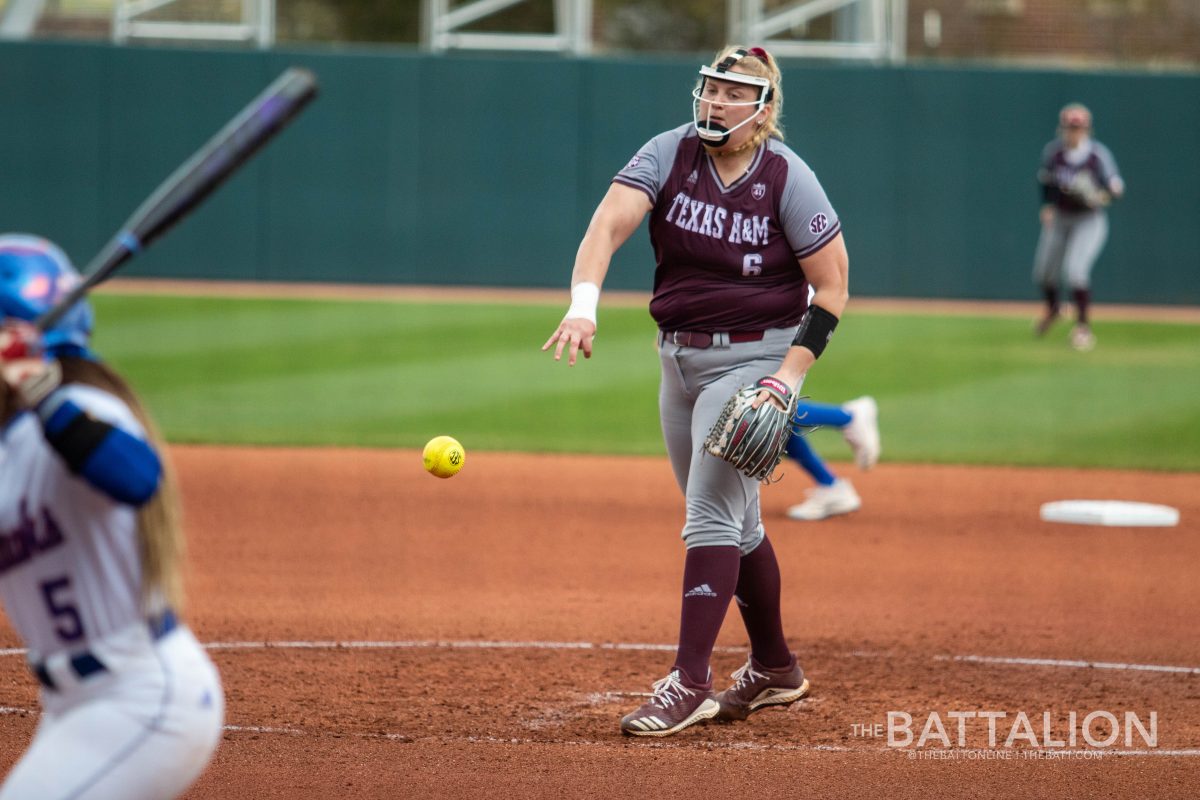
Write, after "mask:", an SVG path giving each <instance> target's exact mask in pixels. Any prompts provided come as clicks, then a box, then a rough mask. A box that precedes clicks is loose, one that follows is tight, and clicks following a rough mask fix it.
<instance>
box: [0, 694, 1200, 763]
mask: <svg viewBox="0 0 1200 800" xmlns="http://www.w3.org/2000/svg"><path fill="white" fill-rule="evenodd" d="M606 694H610V695H611V694H620V693H606ZM590 699H592V700H593V701H594V700H597V699H602V696H600V695H597V696H596V697H593V698H590ZM5 714H19V715H25V714H29V715H33V716H38V715H39V714H40V711H39V710H38V709H33V708H17V707H14V706H0V715H5ZM224 730H226V731H228V732H230V733H252V734H273V735H278V736H300V737H320V736H322V735H333V736H337V737H339V738H343V737H346V736H350V737H353V738H356V739H378V740H383V741H399V742H404V743H406V744H420V743H445V742H452V743H453V742H457V743H465V744H499V745H513V744H515V745H521V746H531V745H541V746H547V747H611V746H612V745H613V742H612V741H599V740H595V739H569V740H562V741H547V740H543V739H530V738H527V737H520V736H515V737H508V736H407V735H405V734H402V733H347V732H345V731H333V732H329V733H323V732H319V731H318V732H312V731H305V730H302V729H300V728H284V727H275V726H270V725H226V726H224ZM638 745H639V746H640V747H655V748H664V749H688V750H695V749H703V750H736V751H754V752H811V753H889V752H891V753H900V754H904V755H907V754H908V753H909V752H912V751H911V750H910V749H909V748H895V747H859V748H855V747H843V746H841V745H835V744H763V743H761V742H713V741H691V740H688V739H675V740H671V741H665V740H662V739H652V740H647V739H639V740H638ZM917 752H931V753H932V752H934V749H933V748H930V749H929V750H924V749H923V750H921V751H917ZM936 752H939V753H941V752H947V753H949V752H955V751H954V750H953V749H950V750H942V749H941V748H938V749H937V750H936ZM1033 752H1036V753H1039V754H1044V755H1049V756H1056V757H1058V756H1072V757H1073V756H1086V757H1089V758H1101V757H1103V758H1109V757H1112V756H1142V757H1147V756H1158V757H1167V758H1200V750H1194V749H1184V750H1166V749H1158V748H1150V749H1140V750H1099V749H1097V750H1080V749H1074V750H1043V749H1039V750H1035V751H1033Z"/></svg>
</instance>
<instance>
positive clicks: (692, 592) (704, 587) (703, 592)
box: [683, 583, 717, 597]
mask: <svg viewBox="0 0 1200 800" xmlns="http://www.w3.org/2000/svg"><path fill="white" fill-rule="evenodd" d="M683 596H684V597H716V596H717V593H716V592H714V591H713V590H712V587H711V586H709V585H708V584H707V583H702V584H700V585H699V586H696V587H694V588H692V589H688V590H687V591H686V592H684V595H683Z"/></svg>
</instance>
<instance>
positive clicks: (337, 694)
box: [0, 447, 1200, 800]
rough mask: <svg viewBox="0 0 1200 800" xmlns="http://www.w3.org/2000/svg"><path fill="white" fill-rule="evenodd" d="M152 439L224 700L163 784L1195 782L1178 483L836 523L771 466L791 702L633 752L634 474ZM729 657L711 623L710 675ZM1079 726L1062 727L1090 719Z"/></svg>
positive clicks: (891, 482) (655, 514)
mask: <svg viewBox="0 0 1200 800" xmlns="http://www.w3.org/2000/svg"><path fill="white" fill-rule="evenodd" d="M173 455H174V460H175V462H176V464H177V466H178V467H179V470H180V477H181V482H182V484H183V486H184V490H185V500H186V513H187V519H188V524H189V538H190V541H191V550H192V552H191V564H192V569H191V574H190V580H189V586H190V593H191V598H192V601H191V604H190V606H189V608H188V610H187V616H188V618H189V619H190V621H191V624H192V625H193V627H194V628H195V629H196V631H197V633H198V635H199V636H200V638H201V640H202V641H204V642H206V643H208V644H209V645H210V647H211V648H212V653H213V656H214V658H215V660H216V661H217V663H218V665H219V667H220V669H221V672H222V675H223V678H224V681H225V686H226V691H227V695H228V716H227V720H226V722H227V725H228V730H227V732H226V734H225V740H224V742H223V743H222V746H221V749H220V751H219V753H218V756H217V759H216V761H215V763H214V764H213V765H212V767H211V768H210V769H209V771H208V772H207V773H206V774H205V775H204V776H203V778H201V780H200V782H199V783H198V784H197V785H196V787H195V788H194V789H193V790H192V791H191V792H190V793H189V795H188V797H190V798H218V797H220V798H242V797H245V798H251V797H253V798H262V797H268V798H275V797H278V798H284V797H286V798H307V797H321V798H324V797H355V798H359V797H362V798H385V797H388V798H390V797H445V798H467V797H484V796H486V797H546V798H549V797H615V796H629V795H631V794H635V793H636V794H647V795H650V796H654V797H661V798H670V797H680V798H682V797H687V798H690V799H692V800H694V798H696V797H697V796H698V794H697V792H699V793H700V794H699V796H702V797H764V796H789V797H790V796H801V795H803V796H811V797H837V796H845V797H848V796H854V797H864V796H866V797H879V796H885V795H886V796H889V797H912V798H917V797H921V798H927V797H943V796H959V795H961V794H962V793H964V792H968V793H973V794H975V795H976V796H1000V795H1001V794H1011V795H1018V794H1019V795H1022V796H1064V795H1067V794H1071V795H1075V796H1090V795H1100V794H1102V793H1103V794H1104V795H1105V796H1153V797H1194V796H1196V794H1197V792H1200V655H1198V654H1197V648H1196V640H1195V633H1196V620H1197V619H1198V618H1200V592H1197V591H1196V588H1195V586H1196V578H1195V574H1194V573H1195V569H1196V564H1198V563H1200V537H1197V527H1196V520H1197V519H1200V496H1198V493H1197V492H1196V487H1197V479H1196V476H1195V475H1187V474H1162V473H1155V474H1147V473H1118V472H1107V471H1051V470H1042V469H966V468H956V467H937V466H911V465H910V466H905V465H896V464H883V465H881V466H880V467H879V468H878V469H877V470H875V471H873V472H871V473H868V474H865V475H856V476H855V481H856V484H857V486H858V488H859V490H860V492H861V494H862V495H863V497H864V501H865V507H864V508H863V510H862V511H860V512H858V513H856V514H854V515H852V516H849V517H845V518H840V519H834V520H828V521H825V522H821V523H799V522H790V521H787V520H785V519H783V518H782V511H783V509H784V508H785V507H786V506H787V505H788V504H789V503H791V502H793V501H794V500H795V498H796V495H798V494H799V493H800V491H801V489H802V488H803V485H804V479H803V477H802V475H801V474H800V473H799V471H798V470H794V471H793V473H794V474H789V475H787V476H786V477H785V479H784V480H783V482H782V483H780V484H778V485H775V486H772V487H769V488H768V489H767V490H765V495H764V503H765V512H766V514H767V517H768V530H769V533H770V535H771V538H772V540H773V542H774V544H775V548H776V550H777V551H778V553H779V557H780V560H781V564H782V569H783V572H784V579H785V587H786V588H785V621H786V624H787V628H788V630H789V633H790V636H791V641H792V644H793V646H794V647H795V648H796V649H797V650H798V651H799V653H800V655H801V658H802V660H803V663H804V664H805V666H806V668H807V670H808V672H809V675H810V678H811V679H812V681H813V685H814V692H813V695H812V697H811V698H810V699H808V700H805V701H803V702H801V703H799V704H797V705H796V706H793V707H792V708H791V709H790V710H770V711H764V712H761V713H759V714H757V715H755V716H753V717H751V719H750V720H748V721H746V722H744V723H738V724H734V725H709V726H704V727H697V728H693V729H689V730H687V731H684V732H683V733H681V734H680V735H678V736H675V737H672V738H669V739H665V740H652V741H643V740H628V739H623V738H622V737H621V736H620V734H619V733H618V730H617V721H618V719H619V717H620V716H621V715H622V714H623V713H625V712H626V711H627V710H629V709H630V708H632V707H634V706H636V705H637V704H638V703H639V702H640V699H639V697H638V693H641V692H645V691H647V689H648V687H649V685H650V683H651V682H652V681H653V680H655V679H657V678H659V677H661V676H662V674H663V673H664V672H665V670H666V669H667V668H668V667H669V666H670V664H671V660H672V656H673V647H672V643H673V642H674V641H675V636H676V626H677V622H678V594H679V589H680V586H679V584H680V580H681V569H682V545H681V543H680V541H679V539H678V530H679V527H680V525H681V522H682V519H681V502H680V500H679V497H678V491H677V489H676V487H675V486H674V484H673V482H672V480H671V478H670V470H669V469H668V468H667V465H666V463H665V462H664V461H662V460H660V459H655V458H624V457H621V458H618V457H609V458H582V457H568V456H538V455H506V454H498V453H471V454H470V455H469V456H468V463H467V466H466V469H464V471H463V472H462V474H460V475H459V476H457V477H455V478H453V479H451V480H445V481H443V480H438V479H436V478H433V477H431V476H429V475H426V474H425V473H424V472H423V471H422V469H421V465H420V458H419V454H418V453H416V452H411V451H366V450H287V449H274V450H256V449H250V448H242V449H229V448H206V447H176V448H174V450H173ZM1077 497H1083V498H1101V497H1108V498H1120V499H1127V500H1144V501H1149V502H1160V503H1168V504H1171V505H1174V506H1176V507H1178V508H1179V509H1180V510H1181V512H1182V523H1181V525H1180V526H1179V527H1176V528H1168V529H1142V530H1138V529H1132V528H1100V527H1084V526H1064V525H1053V524H1049V523H1043V522H1040V521H1039V520H1038V517H1037V509H1038V505H1039V504H1040V503H1042V502H1045V501H1049V500H1056V499H1066V498H1077ZM15 645H16V640H15V637H14V636H13V635H12V633H11V631H10V630H9V629H8V628H7V627H6V626H5V627H4V628H2V629H0V646H7V647H15ZM744 647H745V636H744V633H743V632H742V630H741V627H740V621H739V620H738V619H737V615H736V614H731V615H730V617H729V619H728V620H727V624H726V626H725V629H724V630H723V632H722V636H721V640H720V642H719V651H718V653H717V654H716V657H715V662H714V669H715V671H716V672H717V673H718V674H719V675H720V676H723V675H727V674H728V673H730V672H732V671H733V670H734V669H735V668H737V667H738V666H739V665H740V664H741V662H742V661H743V660H744ZM1080 662H1100V663H1093V664H1092V665H1090V666H1088V665H1086V664H1083V663H1080ZM718 682H719V683H722V684H723V683H724V682H725V681H724V678H723V677H718ZM0 686H3V696H2V697H3V699H2V700H0V706H3V713H0V731H2V735H0V767H2V768H3V769H7V768H8V766H9V765H10V764H11V762H12V760H13V759H15V758H16V757H17V756H18V755H19V754H20V752H21V751H22V749H23V748H24V747H25V745H26V744H27V742H28V739H29V736H30V735H31V733H32V730H33V727H34V725H35V724H36V719H37V714H36V697H35V690H34V682H33V680H32V679H31V678H30V677H29V676H28V674H27V673H26V672H25V670H24V668H23V659H22V658H21V657H20V655H19V653H14V652H13V651H12V650H8V651H4V657H3V658H0ZM981 711H996V712H1003V713H1005V714H1006V716H1005V717H1003V718H1000V719H999V720H998V722H997V726H996V728H997V739H996V742H995V744H994V745H993V744H992V743H991V742H990V741H989V731H988V726H987V723H986V721H985V719H984V718H981V717H974V718H971V717H965V716H963V714H962V712H981ZM888 712H903V713H906V714H908V715H909V716H911V717H912V719H913V720H914V722H913V723H912V726H911V731H912V733H913V735H914V740H915V739H916V738H917V737H919V736H920V735H921V733H922V730H923V729H924V728H925V727H926V726H927V725H930V724H931V723H930V719H931V718H932V717H933V716H936V717H937V718H938V721H939V722H941V723H943V724H944V727H945V729H946V733H947V738H948V739H949V744H950V745H951V746H950V747H946V746H945V744H944V743H943V742H942V741H940V740H939V739H937V738H936V736H934V737H933V738H927V740H926V743H925V746H924V747H920V748H918V747H915V746H913V745H915V741H914V743H913V745H909V746H908V747H891V746H889V742H888V736H887V728H886V723H887V720H888ZM1093 712H1108V713H1111V714H1113V715H1114V719H1116V720H1117V721H1118V723H1119V726H1118V727H1119V730H1118V731H1117V733H1118V737H1117V741H1115V742H1113V743H1112V744H1111V746H1107V747H1098V746H1094V745H1092V744H1090V743H1089V742H1088V741H1086V740H1085V738H1084V731H1083V730H1082V728H1081V726H1080V723H1081V721H1082V720H1083V718H1084V717H1085V716H1086V715H1088V714H1091V713H1093ZM1072 713H1073V714H1074V715H1075V724H1072V723H1071V714H1072ZM954 714H957V715H958V716H953V715H954ZM1021 714H1024V715H1025V717H1026V718H1027V719H1028V720H1029V721H1030V729H1029V730H1028V731H1026V729H1025V728H1024V727H1022V726H1021V725H1020V724H1019V722H1018V721H1017V720H1018V718H1019V715H1021ZM1127 714H1132V715H1134V716H1136V717H1137V719H1138V720H1140V721H1141V722H1142V723H1144V724H1145V725H1146V726H1147V727H1149V726H1150V725H1151V720H1152V716H1151V715H1152V714H1153V715H1154V716H1153V719H1154V720H1155V721H1156V734H1157V736H1156V738H1155V739H1154V740H1153V741H1152V742H1148V741H1147V738H1146V736H1144V735H1142V734H1141V733H1140V732H1139V731H1138V730H1137V729H1136V728H1130V734H1131V738H1130V741H1129V743H1128V744H1127V743H1126V740H1125V728H1126V725H1125V720H1126V715H1127ZM1044 715H1048V717H1046V719H1044ZM1106 719H1107V718H1103V717H1097V718H1096V721H1095V724H1094V725H1092V726H1091V727H1090V728H1089V729H1088V731H1087V735H1088V736H1091V737H1092V739H1094V740H1098V741H1103V740H1105V739H1106V738H1108V735H1109V732H1110V730H1111V727H1112V726H1111V725H1110V724H1109V723H1107V722H1106V721H1105V720H1106ZM956 720H962V721H963V725H964V728H963V740H962V744H961V745H960V744H959V741H958V738H959V737H958V734H959V731H958V729H957V727H956V726H957V725H958V722H956ZM1047 725H1048V726H1049V727H1048V730H1049V732H1048V733H1047V731H1046V730H1045V729H1046V728H1047ZM877 726H878V727H877ZM1014 731H1015V734H1016V738H1013V741H1012V746H1006V745H1007V744H1008V741H1007V740H1008V739H1009V738H1010V736H1012V735H1013V734H1014ZM1072 731H1074V733H1075V735H1076V736H1075V738H1076V742H1075V744H1074V745H1073V746H1072V745H1071V744H1070V743H1069V740H1068V735H1069V734H1070V733H1071V732H1072ZM875 733H878V734H879V735H871V734H875ZM932 734H936V730H935V729H932V728H931V735H932ZM1030 736H1032V737H1033V739H1032V741H1031V740H1030V738H1029V737H1030ZM1047 737H1048V738H1049V739H1050V740H1052V742H1053V741H1063V742H1064V744H1063V745H1062V746H1055V745H1053V743H1052V742H1051V743H1050V744H1049V746H1047V741H1046V738H1047ZM899 739H900V732H899V731H896V741H897V742H898V741H899ZM1034 743H1036V744H1037V746H1034ZM1048 753H1049V754H1051V755H1052V756H1053V757H1050V756H1048V755H1047V754H1048Z"/></svg>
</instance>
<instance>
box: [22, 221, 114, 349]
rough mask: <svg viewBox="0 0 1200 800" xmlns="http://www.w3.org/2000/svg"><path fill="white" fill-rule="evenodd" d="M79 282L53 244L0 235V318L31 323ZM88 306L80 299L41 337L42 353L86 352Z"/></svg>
mask: <svg viewBox="0 0 1200 800" xmlns="http://www.w3.org/2000/svg"><path fill="white" fill-rule="evenodd" d="M79 281H80V277H79V273H78V272H77V271H76V270H75V267H73V266H71V260H70V259H69V258H67V254H66V253H64V252H63V251H62V250H61V249H59V248H58V247H57V246H56V245H54V244H53V243H51V242H49V241H47V240H45V239H42V238H40V237H37V236H28V235H25V234H19V233H10V234H5V235H2V236H0V319H4V318H6V317H15V318H17V319H23V320H25V321H27V322H33V321H35V320H36V319H37V318H38V317H40V316H41V315H42V314H44V313H45V312H47V311H49V310H50V309H51V308H52V307H53V306H54V304H55V303H56V302H57V301H58V299H59V298H61V297H62V296H63V295H65V294H66V293H67V292H69V291H70V290H71V288H72V287H74V286H75V285H76V284H78V283H79ZM92 321H93V316H92V307H91V305H90V304H89V303H88V302H87V301H86V300H80V301H79V302H78V303H76V304H75V305H74V306H73V307H72V308H71V310H70V311H68V312H67V313H66V314H64V315H63V316H62V318H61V319H60V320H59V321H58V322H56V323H55V324H54V326H53V327H52V328H50V330H48V331H46V332H45V334H44V336H43V341H44V342H45V346H46V350H47V351H50V352H53V351H54V350H55V349H61V348H64V347H71V346H73V347H79V348H83V349H87V346H88V341H89V339H90V338H91V335H92Z"/></svg>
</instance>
